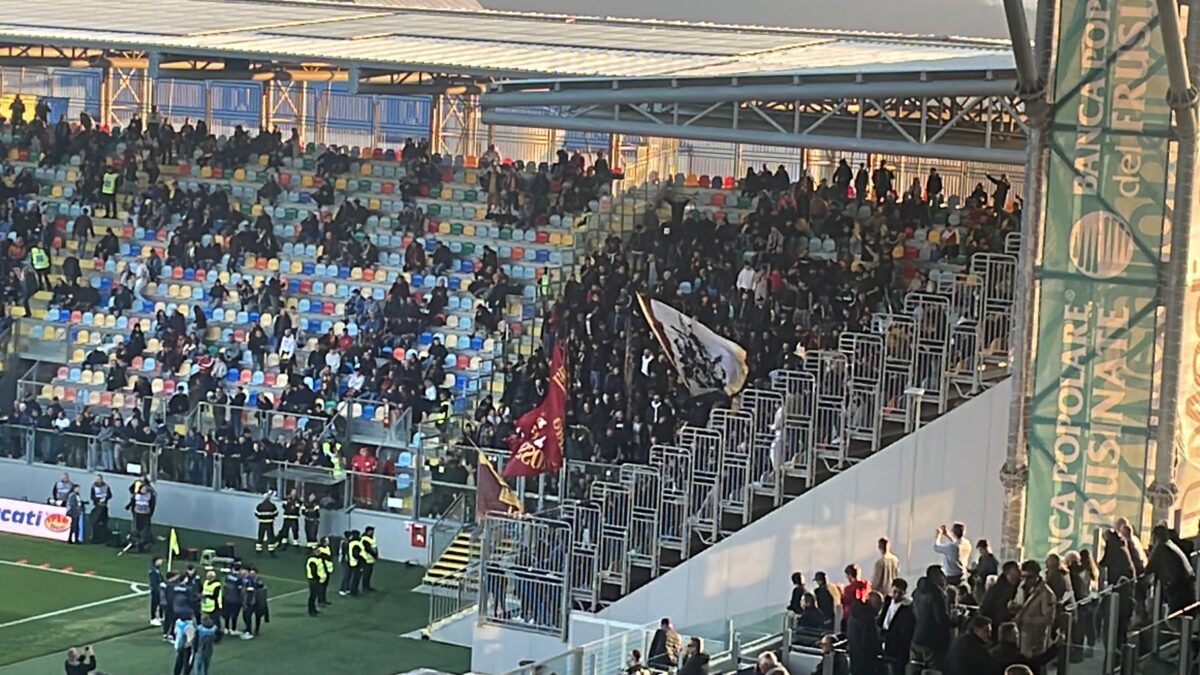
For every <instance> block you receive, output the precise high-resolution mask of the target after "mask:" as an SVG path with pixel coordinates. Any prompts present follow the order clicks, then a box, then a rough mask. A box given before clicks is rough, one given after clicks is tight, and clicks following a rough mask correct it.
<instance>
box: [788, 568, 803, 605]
mask: <svg viewBox="0 0 1200 675" xmlns="http://www.w3.org/2000/svg"><path fill="white" fill-rule="evenodd" d="M807 592H808V591H807V590H805V588H804V574H802V573H800V572H793V573H792V598H791V600H789V601H788V607H787V608H788V611H789V612H791V613H793V614H800V613H802V612H803V611H804V606H803V605H802V604H800V601H801V600H802V599H803V598H804V594H805V593H807Z"/></svg>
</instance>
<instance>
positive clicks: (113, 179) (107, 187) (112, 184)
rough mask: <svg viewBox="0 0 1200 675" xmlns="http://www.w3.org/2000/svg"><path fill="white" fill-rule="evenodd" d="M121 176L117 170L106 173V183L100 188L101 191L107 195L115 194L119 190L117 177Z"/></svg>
mask: <svg viewBox="0 0 1200 675" xmlns="http://www.w3.org/2000/svg"><path fill="white" fill-rule="evenodd" d="M119 177H120V174H117V173H115V172H109V173H106V174H104V185H103V187H101V188H100V191H101V192H103V193H104V194H106V195H111V194H114V193H115V192H116V191H117V179H118V178H119Z"/></svg>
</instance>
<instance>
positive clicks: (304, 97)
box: [296, 81, 308, 143]
mask: <svg viewBox="0 0 1200 675" xmlns="http://www.w3.org/2000/svg"><path fill="white" fill-rule="evenodd" d="M296 117H298V118H299V120H298V121H297V122H296V126H297V127H299V128H300V140H301V141H303V142H305V143H308V82H307V81H305V82H301V83H300V104H299V105H297V106H296Z"/></svg>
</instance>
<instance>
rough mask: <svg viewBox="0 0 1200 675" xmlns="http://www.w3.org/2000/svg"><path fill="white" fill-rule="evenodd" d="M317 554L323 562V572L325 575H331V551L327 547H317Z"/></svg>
mask: <svg viewBox="0 0 1200 675" xmlns="http://www.w3.org/2000/svg"><path fill="white" fill-rule="evenodd" d="M317 554H318V555H319V556H320V557H321V559H322V560H324V561H325V572H326V573H327V574H333V551H332V550H331V549H330V548H329V546H328V545H325V546H318V547H317Z"/></svg>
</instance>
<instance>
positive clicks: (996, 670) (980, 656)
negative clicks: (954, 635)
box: [942, 616, 1004, 675]
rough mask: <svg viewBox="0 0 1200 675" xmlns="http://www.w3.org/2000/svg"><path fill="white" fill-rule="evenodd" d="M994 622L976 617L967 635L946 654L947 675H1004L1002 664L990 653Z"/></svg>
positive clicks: (944, 671)
mask: <svg viewBox="0 0 1200 675" xmlns="http://www.w3.org/2000/svg"><path fill="white" fill-rule="evenodd" d="M991 635H992V621H991V619H989V618H987V617H986V616H976V617H975V618H973V619H971V624H970V626H969V628H968V630H967V632H966V633H964V634H963V635H962V636H961V637H959V638H958V639H957V640H955V641H954V644H953V645H952V646H951V647H950V651H949V653H947V654H946V667H945V668H944V669H942V672H943V673H944V674H945V675H1003V673H1004V669H1003V668H1001V667H1000V662H999V661H997V660H996V658H995V657H994V656H992V654H991V652H989V651H988V639H989V638H990V637H991Z"/></svg>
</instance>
